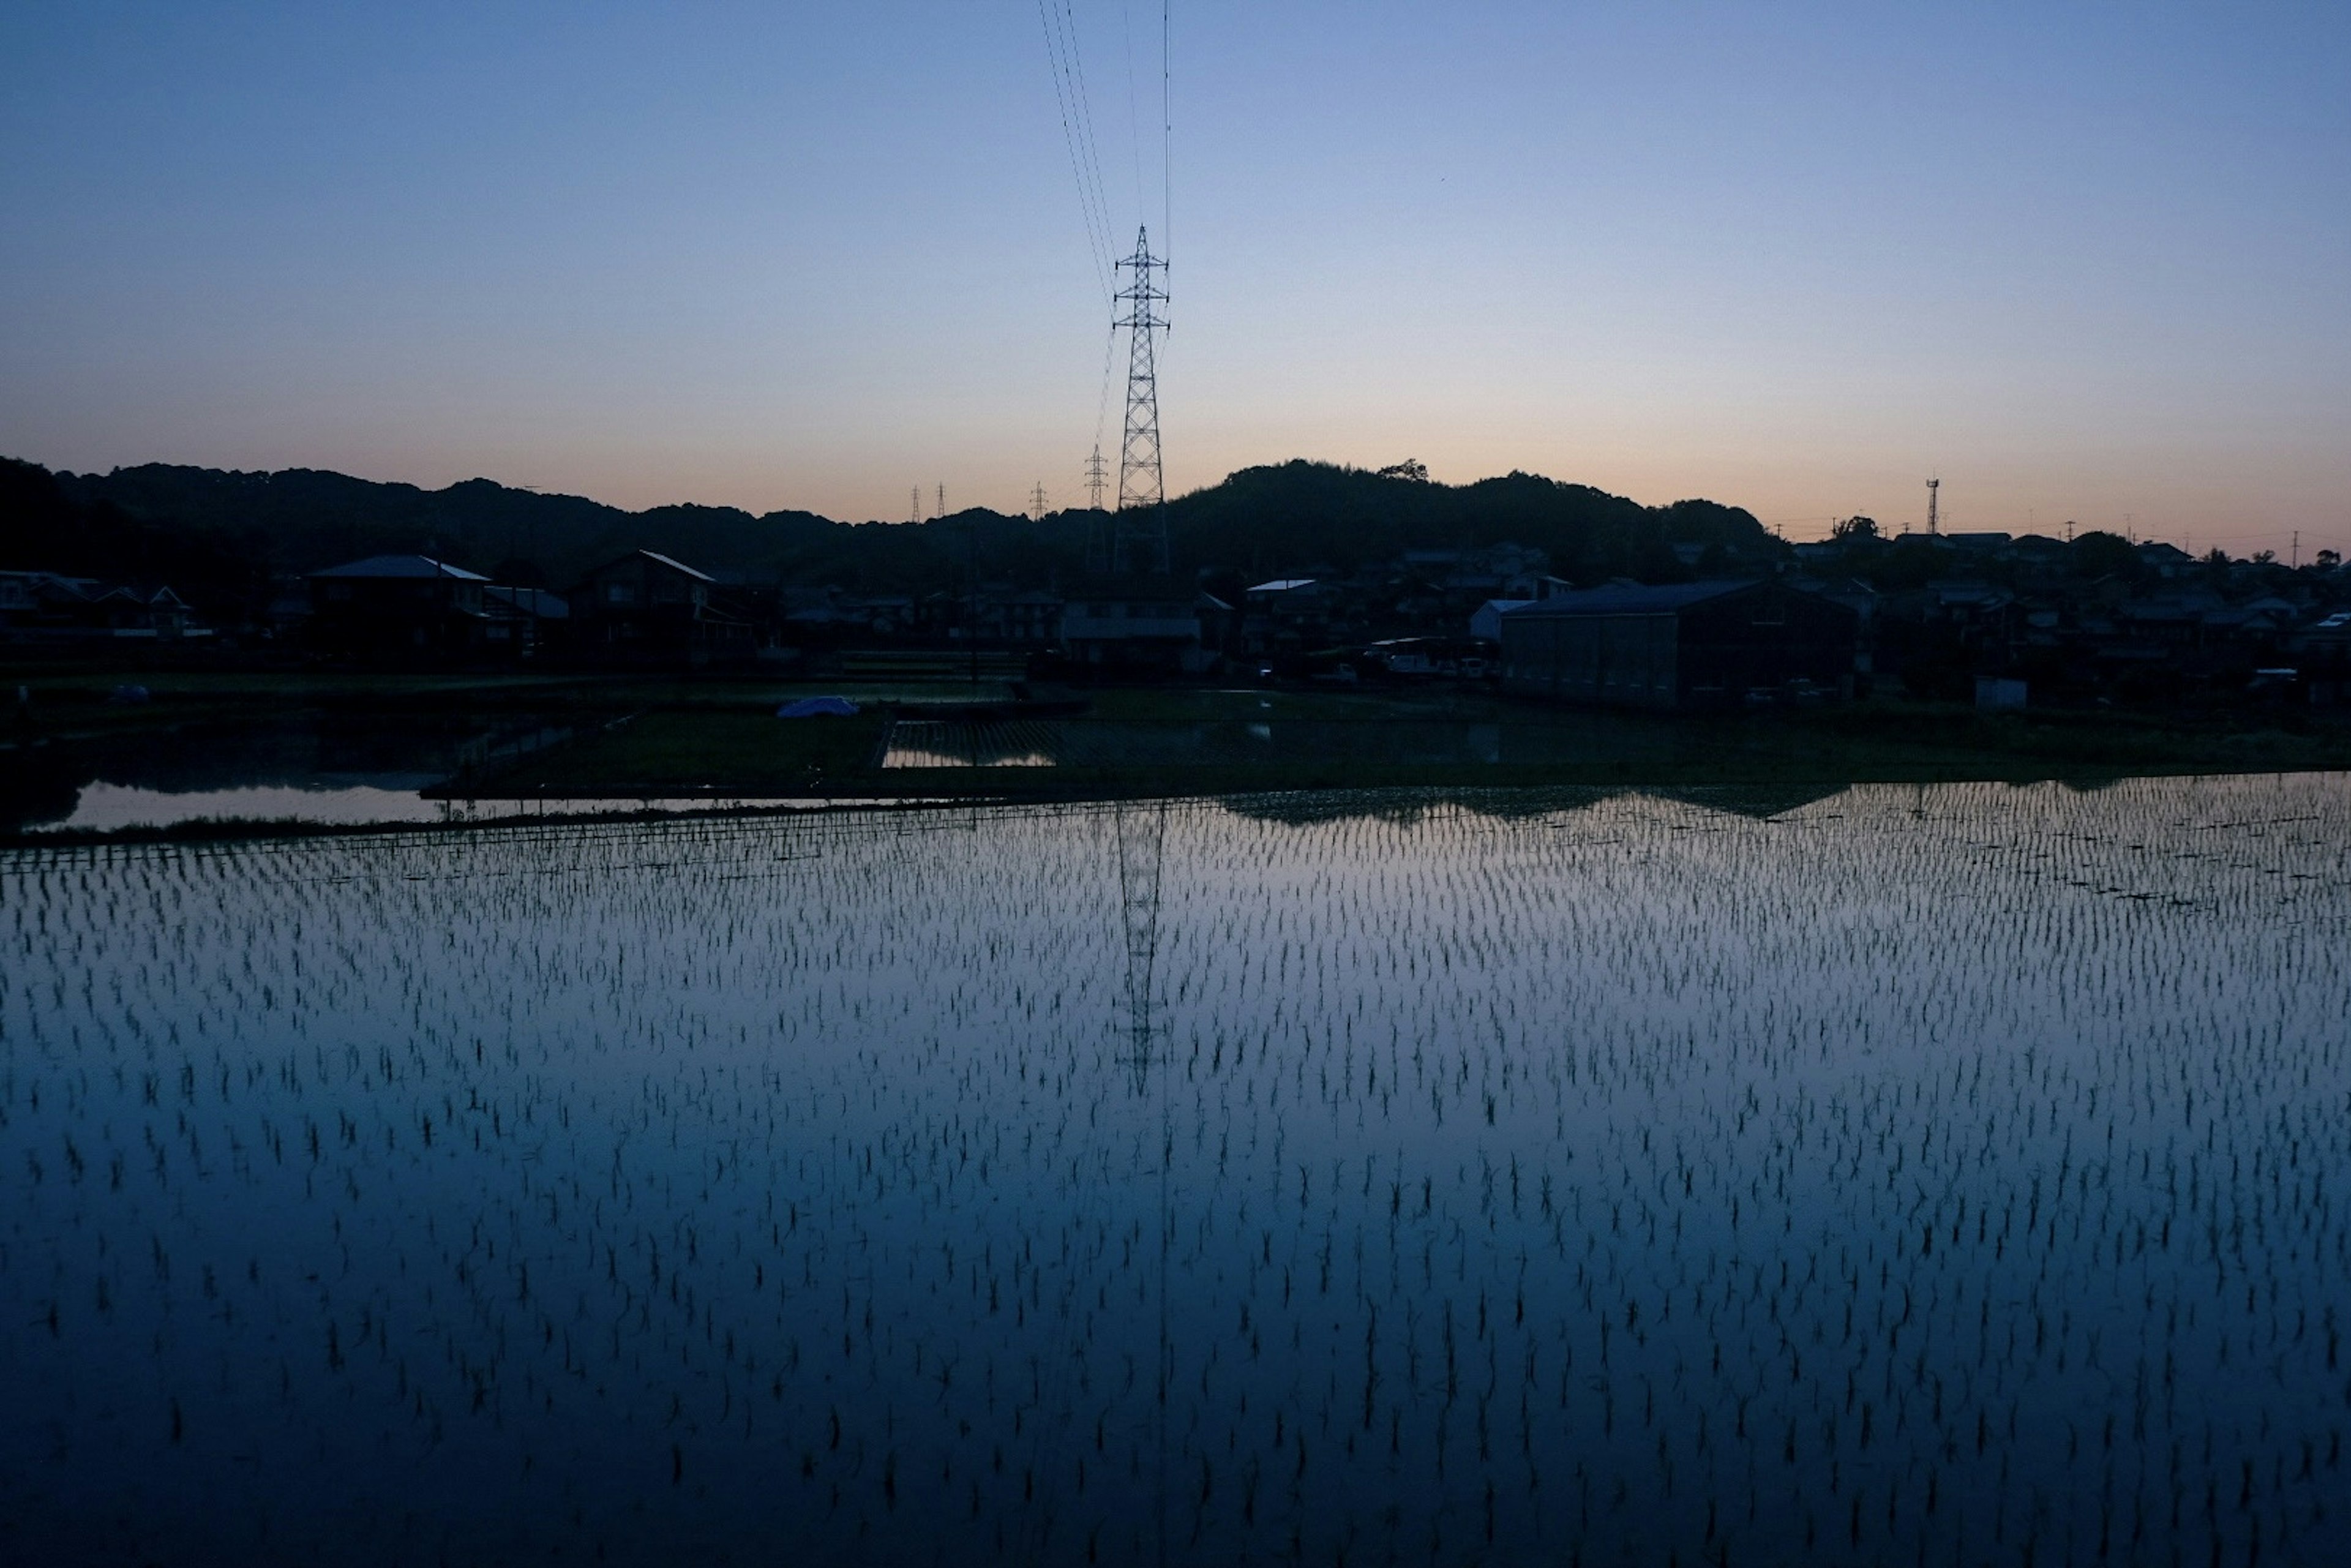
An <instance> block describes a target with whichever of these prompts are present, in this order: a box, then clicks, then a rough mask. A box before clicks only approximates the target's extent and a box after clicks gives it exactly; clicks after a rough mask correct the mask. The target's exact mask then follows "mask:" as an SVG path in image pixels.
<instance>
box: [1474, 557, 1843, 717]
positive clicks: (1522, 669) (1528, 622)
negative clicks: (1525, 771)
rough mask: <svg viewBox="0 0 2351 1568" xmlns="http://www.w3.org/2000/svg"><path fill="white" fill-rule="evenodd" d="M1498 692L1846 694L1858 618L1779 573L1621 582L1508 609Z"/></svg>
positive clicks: (1622, 702)
mask: <svg viewBox="0 0 2351 1568" xmlns="http://www.w3.org/2000/svg"><path fill="white" fill-rule="evenodd" d="M1501 629H1502V689H1503V690H1504V691H1507V692H1514V693H1518V694H1520V695H1526V696H1543V697H1557V698H1561V699H1562V700H1565V701H1569V702H1578V703H1590V704H1593V705H1596V706H1608V707H1646V708H1705V707H1719V706H1729V705H1731V704H1735V703H1740V702H1743V701H1744V700H1745V699H1746V698H1747V696H1748V695H1749V694H1750V693H1751V692H1759V691H1760V692H1771V693H1774V694H1778V693H1783V692H1787V691H1790V690H1801V689H1804V688H1803V687H1802V685H1800V683H1809V685H1810V687H1811V688H1812V689H1816V690H1818V691H1821V692H1823V693H1827V694H1831V695H1834V694H1841V693H1850V692H1851V690H1852V686H1853V675H1854V662H1855V654H1856V653H1858V652H1859V648H1860V639H1861V618H1860V616H1859V615H1858V614H1857V613H1856V612H1855V611H1854V610H1853V609H1852V608H1851V607H1849V606H1847V605H1843V604H1839V603H1837V602H1836V601H1834V600H1830V599H1825V598H1823V597H1822V596H1821V595H1819V594H1817V593H1807V592H1804V591H1802V590H1800V589H1793V588H1790V587H1788V586H1786V585H1785V584H1784V583H1781V582H1778V581H1774V580H1764V581H1761V582H1757V581H1744V582H1738V581H1719V582H1682V583H1667V584H1662V585H1657V586H1643V585H1639V584H1632V583H1626V584H1622V585H1616V586H1611V587H1607V588H1592V589H1584V590H1582V591H1576V592H1570V593H1561V594H1554V595H1553V596H1552V597H1551V598H1549V599H1544V600H1538V601H1535V602H1534V603H1531V604H1522V605H1520V606H1518V607H1517V608H1515V609H1512V610H1509V611H1506V612H1503V614H1502V616H1501Z"/></svg>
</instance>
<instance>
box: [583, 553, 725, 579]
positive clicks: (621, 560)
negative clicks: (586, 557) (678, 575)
mask: <svg viewBox="0 0 2351 1568" xmlns="http://www.w3.org/2000/svg"><path fill="white" fill-rule="evenodd" d="M639 559H643V560H649V561H652V562H653V563H654V564H656V565H659V566H665V567H667V568H669V569H670V570H672V571H676V572H683V573H684V574H685V575H686V576H688V577H690V578H692V579H694V580H695V581H696V582H709V583H716V581H717V579H716V578H715V577H713V576H711V575H710V574H709V573H708V572H706V571H696V570H694V568H692V567H690V566H688V565H686V564H685V562H684V561H682V560H674V559H671V558H670V557H668V556H665V555H664V554H662V553H661V552H660V551H659V550H650V549H632V550H631V551H630V552H629V553H628V554H626V555H623V556H615V557H613V558H612V559H611V560H608V561H606V562H604V563H603V564H602V565H601V566H599V567H597V568H595V569H594V570H591V571H590V572H589V573H588V576H589V577H590V578H593V577H595V576H598V575H599V574H601V573H603V572H607V571H610V570H612V569H613V568H614V567H616V566H626V565H627V564H628V563H629V562H631V561H632V560H639Z"/></svg>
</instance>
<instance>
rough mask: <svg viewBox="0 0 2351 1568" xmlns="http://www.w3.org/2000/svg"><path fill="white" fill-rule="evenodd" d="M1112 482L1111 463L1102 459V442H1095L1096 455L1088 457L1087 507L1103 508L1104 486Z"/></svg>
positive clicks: (1091, 508)
mask: <svg viewBox="0 0 2351 1568" xmlns="http://www.w3.org/2000/svg"><path fill="white" fill-rule="evenodd" d="M1109 483H1110V465H1108V464H1106V463H1104V462H1103V461H1102V443H1101V442H1099V441H1097V442H1095V443H1094V455H1092V457H1089V458H1087V459H1086V507H1087V508H1088V509H1089V510H1091V511H1096V512H1099V511H1101V510H1102V486H1105V485H1107V484H1109Z"/></svg>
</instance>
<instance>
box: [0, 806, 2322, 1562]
mask: <svg viewBox="0 0 2351 1568" xmlns="http://www.w3.org/2000/svg"><path fill="white" fill-rule="evenodd" d="M1791 804H1792V803H1791V802H1788V801H1772V802H1757V801H1744V800H1738V799H1735V798H1732V797H1728V796H1725V797H1701V798H1698V799H1685V800H1667V799H1660V798H1653V797H1642V796H1621V797H1615V798H1604V797H1602V796H1599V795H1596V794H1588V793H1587V794H1556V795H1544V796H1508V795H1499V794H1498V795H1494V796H1490V797H1485V798H1481V799H1479V800H1474V801H1472V802H1470V803H1468V804H1459V803H1456V804H1439V803H1435V802H1429V801H1419V802H1416V801H1415V800H1411V799H1408V798H1405V797H1343V796H1336V797H1334V796H1322V797H1299V798H1290V799H1286V800H1271V801H1257V802H1248V803H1241V804H1238V805H1234V806H1222V805H1211V804H1190V805H1179V806H1174V807H1167V808H1155V807H1127V808H1123V809H1117V808H1110V807H1101V808H1088V809H1078V810H1053V811H1038V810H990V811H979V812H975V813H960V814H955V815H935V816H928V817H907V816H876V817H857V816H841V817H833V818H826V819H822V820H807V821H799V820H796V821H772V820H770V821H674V822H666V823H658V824H650V825H647V824H631V825H626V826H601V827H569V828H560V829H557V828H549V829H532V828H521V827H517V828H498V829H477V830H475V831H465V832H452V833H448V834H422V835H405V836H400V837H386V838H363V839H351V840H335V841H303V842H279V843H253V844H246V845H230V846H216V845H205V846H181V847H172V846H160V847H159V846H149V847H138V848H130V847H112V848H90V849H74V850H63V849H60V850H49V851H25V852H15V853H12V854H9V855H6V856H5V857H0V942H5V948H6V951H7V954H8V958H7V961H6V963H5V966H0V1172H5V1183H4V1184H0V1314H5V1317H0V1322H5V1333H0V1387H5V1389H6V1390H8V1391H9V1396H8V1397H9V1407H10V1418H9V1419H8V1420H7V1421H5V1422H0V1558H5V1559H7V1560H10V1561H28V1562H29V1561H57V1560H64V1561H73V1560H86V1559H100V1560H111V1559H114V1558H117V1557H120V1558H122V1559H125V1560H141V1561H145V1560H154V1561H219V1562H275V1561H311V1560H318V1561H338V1562H347V1561H360V1562H370V1561H372V1562H399V1563H406V1562H417V1563H425V1562H442V1561H452V1562H511V1561H517V1560H520V1559H522V1558H524V1557H526V1556H533V1557H542V1558H543V1557H546V1556H549V1554H553V1555H556V1556H559V1557H561V1558H563V1559H566V1560H571V1559H584V1558H595V1557H600V1556H601V1557H606V1558H609V1559H611V1560H614V1561H623V1562H653V1561H688V1560H696V1561H737V1562H784V1561H790V1562H810V1561H837V1562H876V1563H883V1562H886V1563H901V1562H912V1563H922V1562H940V1563H967V1562H983V1561H996V1562H1024V1563H1025V1562H1046V1563H1061V1562H1068V1563H1075V1562H1081V1561H1090V1560H1101V1561H1109V1562H1134V1561H1143V1560H1153V1559H1156V1558H1157V1557H1158V1556H1159V1555H1160V1553H1161V1552H1162V1550H1163V1546H1164V1551H1165V1557H1166V1559H1167V1560H1168V1561H1171V1562H1185V1563H1191V1562H1231V1561H1306V1562H1313V1563H1332V1562H1338V1561H1346V1562H1350V1563H1367V1562H1388V1561H1410V1562H1438V1563H1457V1562H1460V1563H1466V1562H1479V1561H1487V1562H1536V1561H1544V1562H1549V1561H1577V1560H1581V1561H1583V1562H1588V1563H1617V1562H1638V1563H1657V1562H1665V1561H1668V1560H1669V1558H1674V1557H1677V1558H1678V1560H1679V1561H1681V1562H1684V1563H1697V1562H1709V1561H1717V1560H1720V1559H1724V1558H1727V1560H1728V1561H1729V1562H1732V1563H1797V1562H1840V1561H1851V1562H1887V1561H1903V1562H1909V1561H1920V1560H1923V1561H1926V1562H1930V1563H1978V1562H2014V1561H2028V1560H2029V1561H2036V1562H2043V1563H2059V1562H2068V1561H2072V1562H2087V1561H2091V1560H2094V1559H2097V1558H2100V1557H2103V1558H2105V1560H2107V1561H2118V1562H2148V1563H2168V1562H2172V1561H2187V1562H2196V1563H2203V1562H2208V1561H2211V1560H2213V1558H2214V1557H2215V1556H2216V1555H2217V1556H2218V1557H2219V1558H2220V1560H2221V1561H2225V1562H2251V1561H2255V1560H2258V1561H2262V1562H2270V1563H2317V1562H2324V1561H2330V1560H2339V1559H2335V1556H2334V1554H2335V1552H2337V1551H2339V1546H2340V1542H2341V1540H2342V1539H2343V1532H2344V1530H2345V1522H2344V1521H2345V1519H2346V1514H2351V1481H2347V1480H2346V1469H2345V1460H2344V1456H2343V1454H2342V1437H2343V1429H2344V1427H2345V1426H2346V1419H2351V1367H2346V1365H2345V1364H2344V1354H2343V1345H2342V1337H2343V1330H2344V1329H2345V1327H2346V1322H2345V1318H2346V1312H2351V1304H2346V1294H2345V1287H2346V1264H2347V1263H2351V1228H2346V1214H2345V1211H2344V1210H2342V1209H2338V1208H2337V1207H2335V1205H2336V1204H2337V1202H2338V1201H2341V1200H2342V1198H2343V1197H2344V1191H2345V1184H2346V1180H2351V1030H2347V1029H2346V1017H2351V947H2346V938H2351V781H2346V780H2345V779H2341V778H2339V777H2330V778H2321V777H2305V778H2288V779H2202V780H2163V781H2145V782H2134V783H2126V784H2121V785H2116V786H2113V787H2111V788H2108V789H2103V790H2099V791H2095V792H2091V793H2076V792H2074V791H2071V790H2068V789H2062V788H2059V787H2056V786H2038V787H2032V788H2027V789H2011V788H2007V787H2001V786H1950V787H1941V788H1930V789H1909V788H1895V787H1862V788H1856V789H1851V790H1847V791H1844V792H1841V793H1838V794H1834V795H1832V796H1829V797H1827V798H1825V799H1821V800H1813V801H1811V802H1809V803H1802V804H1793V805H1792V809H1787V810H1777V811H1776V814H1770V815H1767V814H1766V813H1767V812H1772V811H1773V810H1774V808H1778V807H1787V806H1790V805H1791Z"/></svg>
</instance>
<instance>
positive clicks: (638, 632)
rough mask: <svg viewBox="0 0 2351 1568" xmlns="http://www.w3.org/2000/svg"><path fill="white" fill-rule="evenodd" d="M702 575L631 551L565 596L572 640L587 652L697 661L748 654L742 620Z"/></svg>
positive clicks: (752, 637)
mask: <svg viewBox="0 0 2351 1568" xmlns="http://www.w3.org/2000/svg"><path fill="white" fill-rule="evenodd" d="M716 586H717V584H716V580H714V579H713V578H712V577H711V576H710V574H709V573H707V572H702V571H696V570H695V569H694V568H692V567H690V566H687V565H686V564H685V563H684V562H683V561H678V560H673V559H670V558H669V557H668V556H665V555H661V554H657V553H656V552H654V551H653V550H649V549H640V550H632V551H630V552H629V553H628V554H627V555H624V556H622V557H620V558H619V559H614V560H609V561H606V562H605V563H604V564H603V565H601V566H600V567H597V568H595V569H594V570H591V571H590V572H589V573H588V574H587V575H586V576H584V577H582V578H581V579H580V581H579V583H578V584H576V585H575V586H574V587H573V588H572V589H571V591H570V592H569V593H568V594H567V595H565V597H566V598H567V599H568V600H569V602H570V606H571V622H572V632H571V637H572V645H573V647H574V648H575V649H576V650H577V651H578V652H579V653H581V654H583V655H585V656H589V657H596V658H605V659H623V660H631V661H636V660H643V661H652V662H667V661H683V662H684V663H686V664H710V663H713V662H721V661H727V660H734V659H748V658H751V657H753V656H754V654H755V653H756V652H757V649H758V637H757V634H756V630H755V628H754V627H753V626H752V624H751V622H750V621H749V620H748V619H747V618H746V617H744V616H742V615H740V614H737V613H736V612H734V611H733V609H732V607H731V606H730V605H727V604H726V603H722V602H721V601H719V599H718V598H717V596H716V593H715V590H716Z"/></svg>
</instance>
